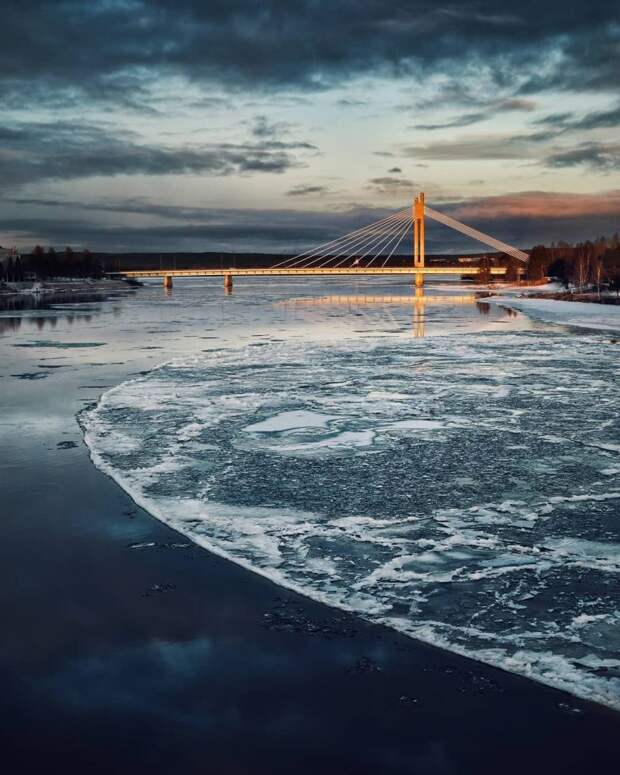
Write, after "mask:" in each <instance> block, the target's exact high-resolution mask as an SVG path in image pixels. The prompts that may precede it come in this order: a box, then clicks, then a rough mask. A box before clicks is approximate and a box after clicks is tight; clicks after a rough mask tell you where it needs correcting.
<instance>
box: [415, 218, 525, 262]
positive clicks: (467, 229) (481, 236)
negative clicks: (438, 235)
mask: <svg viewBox="0 0 620 775" xmlns="http://www.w3.org/2000/svg"><path fill="white" fill-rule="evenodd" d="M424 210H425V213H426V215H428V217H429V218H432V219H433V220H435V221H439V223H443V224H445V225H446V226H449V227H450V228H452V229H455V230H456V231H460V232H461V233H462V234H466V235H467V236H468V237H472V238H473V239H475V240H478V242H482V243H483V244H485V245H489V246H490V247H493V248H495V249H496V250H499V251H500V252H502V253H508V255H510V256H513V257H514V258H517V259H519V261H527V260H528V259H529V256H528V254H527V253H524V252H523V251H522V250H519V249H518V248H513V247H512V245H507V244H506V243H505V242H502V241H501V240H498V239H495V237H491V236H490V235H488V234H485V233H484V232H482V231H478V229H472V227H471V226H467V225H466V224H464V223H461V222H460V221H457V220H455V219H454V218H450V216H449V215H444V214H443V213H438V212H437V210H433V209H432V208H431V207H428V206H427V207H425V208H424Z"/></svg>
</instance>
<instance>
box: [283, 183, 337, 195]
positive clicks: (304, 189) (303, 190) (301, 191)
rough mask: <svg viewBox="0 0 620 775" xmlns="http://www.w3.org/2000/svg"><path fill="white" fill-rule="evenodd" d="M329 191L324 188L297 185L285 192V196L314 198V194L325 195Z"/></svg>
mask: <svg viewBox="0 0 620 775" xmlns="http://www.w3.org/2000/svg"><path fill="white" fill-rule="evenodd" d="M328 191H329V189H328V188H326V187H325V186H306V185H303V184H302V185H299V186H294V187H293V188H291V189H289V191H287V192H286V195H287V196H314V195H316V194H320V195H323V194H327V193H328Z"/></svg>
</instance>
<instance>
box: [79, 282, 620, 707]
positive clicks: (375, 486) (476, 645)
mask: <svg viewBox="0 0 620 775" xmlns="http://www.w3.org/2000/svg"><path fill="white" fill-rule="evenodd" d="M156 305H159V306H158V307H157V306H156ZM134 309H135V312H134V313H133V314H134V321H133V323H134V325H135V327H136V330H137V329H140V330H141V331H142V332H143V331H144V330H146V329H150V330H151V331H152V335H153V336H152V340H151V341H150V343H151V345H152V346H162V345H163V346H164V349H163V351H162V352H161V353H157V359H156V360H155V361H154V362H155V363H157V362H160V365H158V366H157V367H155V368H153V369H152V370H147V371H145V372H143V373H141V374H139V375H137V376H136V377H135V378H133V379H130V380H129V381H125V382H123V383H122V384H120V385H118V386H116V387H114V388H112V389H110V390H108V391H107V392H105V393H104V394H103V395H102V396H101V398H100V400H99V402H98V404H97V405H96V407H94V408H90V409H89V410H87V411H85V412H84V413H83V414H82V417H81V422H82V425H83V428H84V431H85V438H86V442H87V444H88V446H89V447H90V450H91V455H92V458H93V461H94V462H95V464H96V465H97V466H99V467H101V468H102V469H103V470H105V471H106V472H107V473H108V474H110V475H111V476H112V477H113V478H114V479H115V480H116V481H117V482H118V483H119V484H120V486H121V487H123V488H124V489H125V490H126V491H127V492H129V493H130V494H131V496H132V497H133V498H134V500H135V501H136V502H138V503H139V504H140V505H142V506H144V507H145V508H146V509H147V510H148V511H150V512H151V513H152V514H153V515H154V516H156V517H157V518H159V519H161V520H162V521H164V522H166V523H168V524H169V525H171V526H173V527H174V528H176V529H177V530H178V531H179V532H180V533H182V534H184V535H185V536H187V537H189V538H191V539H192V540H193V541H195V542H196V543H198V544H200V545H202V546H203V547H205V548H206V549H208V550H210V551H212V552H216V553H218V554H221V555H224V556H226V557H228V558H230V559H231V560H232V561H234V562H237V563H239V564H241V565H244V566H246V567H248V568H251V569H252V570H254V571H255V572H257V573H260V574H263V575H265V576H267V577H269V578H270V579H272V580H274V581H275V582H276V583H278V584H280V585H283V586H286V587H290V588H293V589H295V590H298V591H300V592H302V593H304V594H306V595H308V596H310V597H313V598H315V599H318V600H321V601H324V602H325V603H328V604H330V605H332V606H336V607H341V608H346V609H349V610H353V611H356V612H358V613H359V614H360V615H362V616H364V617H367V618H369V619H372V620H374V621H381V622H383V623H385V624H387V625H389V626H390V627H393V628H394V629H397V630H399V631H401V632H404V633H407V634H409V635H411V636H413V637H415V638H418V639H421V640H424V641H427V642H431V643H433V644H437V645H440V646H442V647H444V648H446V649H450V650H453V651H457V652H459V653H462V654H465V655H468V656H471V657H473V658H476V659H479V660H482V661H484V662H488V663H491V664H493V665H498V666H501V667H504V668H506V669H508V670H511V671H514V672H517V673H521V674H524V675H527V676H530V677H532V678H535V679H537V680H540V681H543V682H545V683H548V684H551V685H554V686H557V687H560V688H563V689H566V690H568V691H570V692H572V693H574V694H576V695H579V696H581V697H585V698H588V699H593V700H596V701H598V702H601V703H604V704H607V705H610V706H613V707H616V708H620V592H619V585H618V580H619V576H618V571H619V570H620V543H619V535H620V519H619V517H620V485H619V483H618V474H619V473H620V433H619V423H618V409H619V406H620V401H619V389H618V383H617V380H616V376H617V348H615V349H614V347H613V346H612V345H610V335H609V334H606V333H605V332H604V331H596V332H587V331H583V330H582V331H579V330H577V329H571V328H567V327H562V326H558V325H555V326H554V325H549V324H545V323H537V322H534V321H532V320H530V319H529V318H528V317H526V316H525V315H522V314H517V313H514V312H511V311H509V310H506V309H502V308H501V307H496V306H489V305H487V304H486V303H484V301H482V302H479V301H477V300H476V299H475V298H474V297H473V295H472V291H471V290H468V289H467V288H464V287H462V286H458V285H456V284H447V283H444V284H432V285H431V284H429V285H427V287H426V289H425V296H424V298H417V299H416V298H415V296H414V292H413V291H412V290H411V289H410V288H409V286H407V285H406V284H404V283H403V282H400V283H398V284H397V283H394V282H391V283H390V282H387V281H385V282H381V281H376V280H371V279H369V280H367V281H359V282H357V283H355V284H352V283H348V284H346V283H344V282H333V283H331V284H325V283H321V282H320V281H317V282H313V283H310V284H307V283H306V284H302V283H301V282H299V281H286V280H279V281H278V284H277V285H275V284H274V286H273V287H267V286H266V285H265V284H261V281H260V280H258V281H255V282H252V281H247V282H245V283H241V282H240V283H239V284H238V286H237V287H235V291H234V293H233V295H232V296H231V297H228V298H226V297H224V295H223V292H222V290H221V288H220V287H219V284H218V286H217V287H216V286H215V284H210V283H207V282H204V281H203V282H200V281H198V282H197V281H194V282H189V281H188V282H187V283H177V285H176V287H175V289H174V291H173V293H172V295H171V296H170V297H169V298H163V291H162V290H161V288H160V287H159V286H151V287H150V288H146V289H143V290H141V291H140V292H139V293H138V295H137V297H136V301H135V307H134ZM155 309H158V311H157V313H154V310H155ZM154 314H155V317H156V320H154V319H153V316H154ZM141 316H142V317H141ZM170 332H172V333H173V334H174V336H173V337H172V338H171V337H170V336H169V334H170ZM190 333H191V347H187V346H186V347H176V346H173V345H172V344H168V345H166V341H167V338H168V339H171V340H174V341H176V342H178V341H181V340H183V339H184V337H185V336H186V335H187V336H189V335H190ZM146 339H148V337H146V336H143V337H142V344H143V345H144V344H145V341H146ZM147 345H148V342H147Z"/></svg>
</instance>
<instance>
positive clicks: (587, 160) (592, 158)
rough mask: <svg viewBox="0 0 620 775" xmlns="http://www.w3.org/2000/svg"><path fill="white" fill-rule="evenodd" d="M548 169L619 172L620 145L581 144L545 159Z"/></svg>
mask: <svg viewBox="0 0 620 775" xmlns="http://www.w3.org/2000/svg"><path fill="white" fill-rule="evenodd" d="M544 161H545V164H546V165H547V166H548V167H555V168H566V167H582V166H583V167H589V168H590V169H594V170H597V171H601V172H612V171H614V170H620V144H618V143H581V144H580V145H577V146H575V147H574V148H569V149H568V150H564V151H559V152H557V153H552V154H550V155H549V156H547V157H546V158H545V160H544Z"/></svg>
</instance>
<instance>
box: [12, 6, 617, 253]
mask: <svg viewBox="0 0 620 775" xmlns="http://www.w3.org/2000/svg"><path fill="white" fill-rule="evenodd" d="M1 8H2V44H1V45H0V104H1V105H2V117H1V119H0V196H1V197H2V207H1V209H0V245H2V246H4V247H9V246H12V245H17V246H20V247H22V248H25V249H30V248H31V247H32V245H34V244H35V243H41V244H43V245H52V244H53V245H56V246H57V247H59V246H60V247H62V246H64V245H65V244H71V245H73V246H78V247H79V246H82V245H86V246H87V247H89V248H90V249H91V250H111V251H121V250H125V251H128V250H161V251H175V250H178V251H182V250H183V251H185V250H263V251H277V252H284V251H295V250H298V249H302V248H304V247H306V246H308V245H311V244H313V243H316V242H321V241H324V240H325V239H329V238H332V237H335V236H337V235H339V234H340V233H343V232H346V231H349V230H350V229H352V228H355V227H357V226H359V225H362V224H364V223H367V222H370V221H372V220H376V219H377V218H379V217H382V216H383V215H385V214H386V213H387V212H389V211H391V210H395V209H398V208H400V207H403V206H405V205H407V204H408V203H409V202H410V201H411V198H412V196H413V195H414V193H417V192H418V191H420V190H424V191H425V192H426V195H427V200H428V202H429V204H432V206H433V207H436V208H437V209H438V210H442V211H444V212H447V213H450V214H451V215H453V216H455V217H457V218H459V219H461V220H464V221H465V222H467V223H468V224H471V225H472V226H475V227H477V228H481V229H482V230H484V231H488V232H490V233H492V234H493V235H495V236H497V237H499V238H500V239H503V240H506V241H507V242H509V243H511V244H515V245H517V246H519V247H530V246H531V245H533V244H535V243H537V242H541V241H546V242H548V241H551V240H558V239H565V240H567V241H575V240H581V239H585V238H592V237H596V236H598V235H600V234H611V233H613V232H615V231H620V2H614V1H607V2H602V1H599V0H590V2H587V3H577V2H574V1H573V2H570V0H568V2H567V0H562V1H561V2H560V0H557V2H556V1H554V2H551V1H550V0H538V1H537V2H531V1H530V0H524V1H523V2H521V3H514V2H507V0H504V1H503V2H502V1H500V0H496V1H495V2H454V3H441V2H440V3H431V2H408V1H407V0H399V1H398V2H390V1H389V0H355V1H354V0H349V1H348V2H347V1H343V0H325V1H322V0H314V1H313V2H311V1H309V0H308V1H307V2H303V1H301V0H300V1H299V2H292V1H289V2H285V1H284V0H263V1H262V2H257V1H256V0H252V1H250V0H209V1H208V2H198V0H89V1H88V2H78V1H77V0H73V1H71V2H69V1H66V0H56V1H55V2H52V0H48V1H47V2H45V1H43V0H39V1H37V0H2V3H1ZM427 236H428V243H429V250H431V251H432V250H448V251H462V250H467V249H471V250H476V249H477V245H475V244H472V243H470V242H468V241H467V240H466V239H465V238H464V237H462V236H461V235H458V234H456V233H449V232H447V231H446V230H445V229H444V228H443V227H441V226H438V225H435V224H432V225H429V229H428V235H427Z"/></svg>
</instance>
